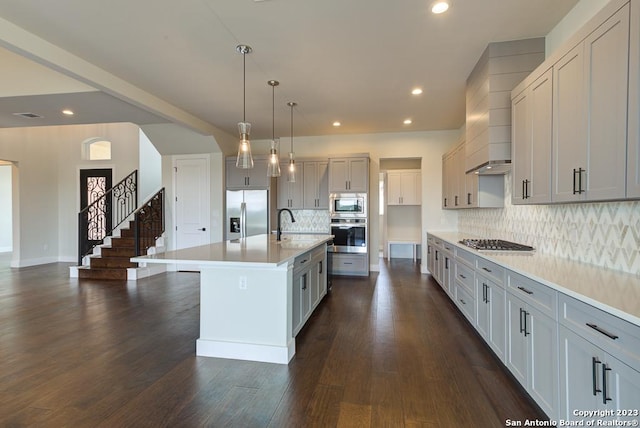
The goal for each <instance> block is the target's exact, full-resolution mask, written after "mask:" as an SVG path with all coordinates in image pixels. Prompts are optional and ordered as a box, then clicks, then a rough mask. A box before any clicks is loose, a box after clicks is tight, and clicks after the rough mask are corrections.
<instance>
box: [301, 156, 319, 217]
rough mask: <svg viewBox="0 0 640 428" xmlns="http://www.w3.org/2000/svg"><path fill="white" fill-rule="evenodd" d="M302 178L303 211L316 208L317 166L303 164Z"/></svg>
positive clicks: (315, 164)
mask: <svg viewBox="0 0 640 428" xmlns="http://www.w3.org/2000/svg"><path fill="white" fill-rule="evenodd" d="M302 176H303V183H304V191H303V193H304V196H303V198H304V202H303V204H302V205H303V206H304V209H315V208H318V164H317V163H316V162H303V164H302Z"/></svg>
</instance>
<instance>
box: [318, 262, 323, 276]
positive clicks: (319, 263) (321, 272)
mask: <svg viewBox="0 0 640 428" xmlns="http://www.w3.org/2000/svg"><path fill="white" fill-rule="evenodd" d="M319 264H320V271H319V272H318V273H322V260H320V263H319Z"/></svg>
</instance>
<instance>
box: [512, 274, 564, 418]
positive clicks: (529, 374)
mask: <svg viewBox="0 0 640 428" xmlns="http://www.w3.org/2000/svg"><path fill="white" fill-rule="evenodd" d="M509 280H512V278H511V277H509ZM537 285H538V286H539V287H544V288H547V287H545V286H544V285H542V284H537ZM523 288H525V290H526V291H523V292H520V293H518V294H514V293H517V291H513V289H511V288H508V290H507V296H506V302H507V307H506V312H507V332H506V334H507V349H506V365H507V368H508V369H509V370H510V371H511V373H512V374H513V375H514V377H515V378H516V379H517V380H518V382H520V384H521V385H522V386H523V387H524V388H525V389H526V390H527V392H528V393H529V395H531V397H532V398H533V399H534V400H535V402H536V403H537V404H538V405H539V406H540V408H541V409H542V410H543V411H544V412H545V413H546V414H547V416H549V417H550V418H551V419H555V418H557V416H558V358H557V355H558V323H557V320H556V319H555V318H553V317H552V316H550V315H549V314H545V313H543V312H542V311H541V310H539V309H537V306H538V305H537V304H536V303H535V301H534V298H535V295H536V294H537V291H538V290H537V289H534V288H533V287H523ZM528 293H531V294H528Z"/></svg>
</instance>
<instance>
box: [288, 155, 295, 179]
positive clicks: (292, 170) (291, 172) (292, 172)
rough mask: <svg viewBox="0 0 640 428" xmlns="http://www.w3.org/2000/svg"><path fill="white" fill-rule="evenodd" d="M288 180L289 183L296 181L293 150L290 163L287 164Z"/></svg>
mask: <svg viewBox="0 0 640 428" xmlns="http://www.w3.org/2000/svg"><path fill="white" fill-rule="evenodd" d="M287 181H288V182H289V183H295V182H296V161H295V159H294V158H293V152H291V153H289V165H288V166H287Z"/></svg>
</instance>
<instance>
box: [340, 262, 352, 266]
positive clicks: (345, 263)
mask: <svg viewBox="0 0 640 428" xmlns="http://www.w3.org/2000/svg"><path fill="white" fill-rule="evenodd" d="M342 264H343V265H352V264H353V262H344V263H342Z"/></svg>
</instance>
